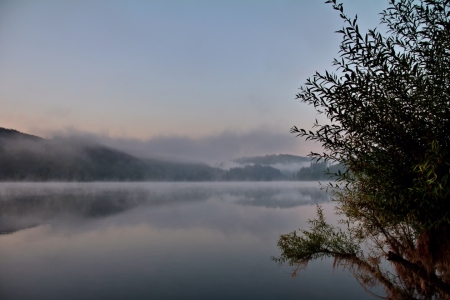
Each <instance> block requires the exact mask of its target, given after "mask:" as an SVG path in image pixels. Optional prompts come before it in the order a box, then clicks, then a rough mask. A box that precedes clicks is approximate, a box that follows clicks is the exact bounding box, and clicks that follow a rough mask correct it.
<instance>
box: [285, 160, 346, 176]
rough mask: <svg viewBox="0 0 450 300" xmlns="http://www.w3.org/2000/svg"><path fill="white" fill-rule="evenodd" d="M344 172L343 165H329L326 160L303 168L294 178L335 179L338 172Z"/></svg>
mask: <svg viewBox="0 0 450 300" xmlns="http://www.w3.org/2000/svg"><path fill="white" fill-rule="evenodd" d="M339 171H340V172H341V173H343V172H344V167H343V166H342V165H339V164H336V165H329V164H328V163H326V162H317V163H316V162H312V163H311V164H310V165H309V167H303V168H301V169H300V170H299V171H298V172H297V173H295V174H294V175H293V179H294V180H334V178H335V176H333V174H336V173H338V172H339Z"/></svg>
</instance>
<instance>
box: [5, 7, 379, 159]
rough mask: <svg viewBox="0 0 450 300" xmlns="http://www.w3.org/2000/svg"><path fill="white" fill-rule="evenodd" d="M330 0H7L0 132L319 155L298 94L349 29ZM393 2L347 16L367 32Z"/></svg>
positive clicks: (177, 152)
mask: <svg viewBox="0 0 450 300" xmlns="http://www.w3.org/2000/svg"><path fill="white" fill-rule="evenodd" d="M324 2H325V1H324V0H323V1H319V0H228V1H224V0H221V1H219V0H184V1H181V0H161V1H159V0H148V1H144V0H73V1H69V0H37V1H33V0H0V127H6V128H13V129H16V130H19V131H22V132H26V133H31V134H36V135H39V136H43V137H47V138H52V137H54V136H55V135H64V134H66V135H81V136H88V137H90V138H97V139H101V140H102V141H106V142H108V143H109V144H110V145H124V144H127V143H128V144H130V142H131V143H132V144H133V145H134V146H133V147H141V148H142V147H144V148H145V147H147V148H148V149H151V151H153V152H152V153H153V154H154V155H155V156H158V155H159V156H164V155H167V156H173V157H175V156H176V157H179V158H182V157H183V155H184V154H183V151H184V149H185V148H183V147H188V148H189V147H191V148H189V149H188V148H186V151H185V152H186V154H185V156H186V158H194V156H195V159H199V160H201V155H203V154H199V153H200V152H202V151H200V152H198V151H197V150H199V149H200V148H202V149H203V150H204V151H203V152H205V153H206V152H208V151H212V153H209V152H208V153H209V154H208V155H207V154H204V155H205V158H206V156H208V160H210V161H213V160H222V159H227V158H228V157H229V158H232V156H234V157H236V156H242V155H244V156H245V155H247V156H249V155H262V154H271V153H290V154H298V155H306V154H308V153H309V152H310V151H311V150H314V149H316V148H317V147H319V146H318V145H314V144H311V143H306V142H304V141H302V140H300V139H295V136H294V135H292V134H289V129H290V128H291V127H292V126H293V125H297V126H298V127H301V128H305V129H310V128H311V125H312V123H313V122H314V120H315V119H316V118H318V119H319V120H324V117H323V116H321V115H317V114H316V112H315V111H314V109H313V108H312V107H310V106H308V105H306V104H304V103H300V102H299V101H298V100H295V94H296V93H297V92H298V88H299V87H300V86H302V85H303V84H304V83H305V82H306V79H307V78H308V77H311V76H312V75H313V74H314V73H315V72H316V71H324V70H329V71H333V70H334V69H333V67H332V64H331V62H332V60H333V58H334V57H338V51H339V48H338V47H339V43H340V41H341V37H340V35H339V34H336V33H334V32H335V31H336V30H339V29H341V27H342V26H343V23H342V21H341V19H340V17H339V14H338V13H337V12H336V11H334V10H333V9H332V7H331V5H329V4H324ZM387 4H388V3H387V0H346V1H344V10H345V13H346V14H348V15H349V16H354V15H355V14H358V20H359V25H360V28H362V31H364V29H367V28H374V27H376V26H378V24H379V18H380V17H379V13H380V12H381V11H382V10H383V9H384V8H386V7H387ZM158 143H159V144H158ZM150 144H151V145H153V146H152V147H150V148H149V147H148V145H150ZM155 145H160V146H155ZM161 145H165V146H161ZM187 145H190V146H187ZM158 147H159V148H158ZM208 147H209V148H208ZM228 148H230V149H228ZM205 149H209V150H205ZM227 149H228V150H227ZM221 150H222V152H221V154H220V155H219V154H217V155H214V151H217V152H220V151H221ZM151 151H150V150H148V151H147V153H148V152H151ZM196 151H197V154H196V155H194V156H192V155H191V156H189V155H188V152H189V153H190V152H192V153H194V152H196ZM227 151H228V152H227ZM152 153H150V154H152Z"/></svg>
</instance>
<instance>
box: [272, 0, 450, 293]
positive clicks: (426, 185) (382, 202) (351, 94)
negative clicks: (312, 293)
mask: <svg viewBox="0 0 450 300" xmlns="http://www.w3.org/2000/svg"><path fill="white" fill-rule="evenodd" d="M327 3H331V4H332V6H333V8H334V9H335V10H336V11H338V13H339V14H340V16H341V18H342V19H343V21H344V23H345V26H344V27H343V28H342V29H341V30H339V31H338V33H340V34H341V35H342V36H343V40H342V43H341V45H340V51H339V53H340V58H339V59H335V60H334V62H333V65H334V66H336V72H335V73H330V72H325V73H324V74H320V73H316V74H315V75H314V76H313V77H312V78H310V79H309V80H308V81H307V83H306V85H305V86H304V87H302V88H301V90H300V93H299V94H298V95H297V98H298V99H300V101H302V102H305V103H308V104H312V105H313V106H314V107H315V108H316V110H317V111H318V112H319V113H323V114H325V115H326V117H327V118H328V119H329V121H330V124H325V125H320V124H319V123H318V122H317V121H316V123H315V124H314V128H316V130H315V131H307V130H304V129H299V128H297V127H295V126H294V127H293V128H292V130H291V131H292V132H293V133H296V134H297V135H298V136H301V137H306V139H310V140H314V141H318V142H319V143H320V144H321V145H322V146H323V149H324V152H323V153H311V155H312V156H313V157H314V158H316V159H317V161H320V160H325V161H336V162H339V163H340V164H342V165H344V166H345V168H346V170H347V171H346V172H344V173H340V172H338V173H337V174H335V175H336V176H337V177H338V183H337V184H334V185H333V184H332V185H331V186H330V187H331V188H333V191H334V200H335V201H336V205H337V208H338V213H339V214H340V215H341V216H342V217H343V219H344V220H345V221H346V222H347V224H349V230H348V231H347V232H346V233H343V232H341V231H339V230H337V229H336V228H333V227H326V226H325V225H323V224H322V222H324V220H323V216H322V215H321V214H319V216H318V219H317V220H316V221H314V222H313V223H312V225H313V227H312V228H311V230H310V231H301V236H300V237H298V236H296V235H295V233H294V234H290V235H283V236H282V237H281V238H280V242H279V246H280V248H281V250H282V254H281V257H280V258H278V259H277V260H278V261H280V262H284V261H289V262H290V263H292V264H295V263H300V264H305V263H306V262H307V261H310V260H311V259H316V258H319V257H326V256H330V255H331V256H333V257H334V258H335V259H337V260H338V261H339V262H343V261H345V264H344V265H345V266H346V267H348V268H349V269H351V270H352V271H353V273H354V274H355V276H356V277H357V278H358V279H360V281H361V283H362V284H363V285H369V286H370V284H369V283H373V281H374V280H375V281H376V282H378V283H381V284H382V285H383V286H384V287H385V289H386V295H387V298H389V299H416V298H417V299H430V298H436V299H440V298H443V299H450V273H449V271H450V250H449V249H450V247H449V246H450V240H449V233H450V201H449V200H450V199H449V197H450V183H449V174H450V158H449V153H448V152H449V146H450V130H449V128H450V124H449V123H450V101H449V99H450V88H449V87H450V1H448V0H421V1H414V0H391V1H390V7H389V8H388V9H386V10H384V11H383V12H382V14H381V16H382V18H381V23H382V24H383V25H384V26H386V28H387V32H386V34H385V36H383V35H382V34H381V33H380V32H379V31H377V30H375V29H374V30H369V31H368V33H367V34H365V35H362V34H361V33H360V31H359V28H358V25H357V17H355V18H354V19H352V18H349V17H348V16H346V15H345V14H344V10H343V6H342V4H337V3H336V1H335V0H332V1H327ZM327 226H328V225H327ZM323 228H325V229H326V230H327V231H321V230H322V229H323ZM333 234H334V235H336V236H339V239H338V240H337V245H341V246H345V247H344V248H343V249H347V250H345V251H344V252H343V253H344V254H346V255H348V256H347V257H345V256H342V254H343V253H341V252H339V253H341V254H339V255H338V254H333V252H323V251H322V252H321V251H319V250H320V249H321V248H311V249H312V250H311V251H313V253H315V254H314V255H312V254H308V255H306V254H305V252H302V251H300V249H305V247H306V248H307V247H309V246H308V245H317V244H316V242H317V241H321V239H324V240H326V237H327V236H328V235H333ZM350 241H353V242H352V243H353V246H351V247H350V246H349V245H348V243H350ZM362 242H364V243H367V245H368V246H369V247H368V249H369V250H368V251H365V253H362V252H358V251H357V250H356V249H359V248H358V247H357V246H358V245H360V244H361V243H362ZM293 249H299V252H295V251H293ZM308 249H310V248H308ZM350 250H351V251H350ZM330 251H331V250H330ZM336 253H338V252H336ZM382 259H387V260H389V261H390V262H391V263H392V264H393V267H394V268H395V270H396V271H397V275H396V277H392V276H391V275H389V272H388V271H386V270H385V271H383V270H382Z"/></svg>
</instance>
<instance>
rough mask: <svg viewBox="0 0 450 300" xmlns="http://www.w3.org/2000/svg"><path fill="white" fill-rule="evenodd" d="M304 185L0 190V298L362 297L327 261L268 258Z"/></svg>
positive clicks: (298, 217) (311, 192) (307, 208)
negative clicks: (297, 268)
mask: <svg viewBox="0 0 450 300" xmlns="http://www.w3.org/2000/svg"><path fill="white" fill-rule="evenodd" d="M316 203H320V204H321V205H322V206H323V207H324V208H325V215H326V216H327V218H328V219H329V220H334V216H333V205H332V203H330V201H329V195H328V194H327V193H326V192H325V191H324V190H321V189H320V188H319V186H318V184H317V183H315V182H259V183H253V182H248V183H236V182H235V183H232V182H230V183H0V232H1V235H0V299H2V300H9V299H14V300H20V299H47V300H48V299H97V300H98V299H373V298H372V297H371V296H370V295H368V294H367V293H366V292H364V290H363V289H362V288H361V287H360V286H359V284H358V282H357V281H356V280H355V279H354V278H353V277H352V275H351V274H350V273H349V272H347V271H345V270H342V269H333V267H332V261H331V260H322V261H317V262H314V263H312V264H311V265H309V266H308V267H307V269H306V270H304V271H302V272H300V273H299V276H298V277H295V278H292V277H291V275H290V274H291V272H292V270H293V268H292V267H289V266H279V265H278V264H277V263H275V262H273V261H271V259H270V257H271V256H277V255H278V254H279V250H278V248H277V245H276V244H277V241H278V237H279V235H280V234H283V233H288V232H291V231H293V230H295V229H298V228H306V227H307V226H308V224H307V221H308V219H310V218H313V217H314V216H315V210H316Z"/></svg>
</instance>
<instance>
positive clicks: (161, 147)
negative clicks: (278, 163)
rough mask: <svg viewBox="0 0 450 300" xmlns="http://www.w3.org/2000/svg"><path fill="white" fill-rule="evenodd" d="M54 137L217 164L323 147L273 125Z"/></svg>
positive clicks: (143, 154) (141, 154)
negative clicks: (201, 132) (197, 132)
mask: <svg viewBox="0 0 450 300" xmlns="http://www.w3.org/2000/svg"><path fill="white" fill-rule="evenodd" d="M52 135H53V136H64V137H71V138H74V139H77V140H86V141H90V142H94V141H95V142H97V143H100V144H103V145H105V146H108V147H112V148H116V149H119V150H122V151H125V152H128V153H130V154H132V155H135V156H137V157H140V158H159V159H167V160H178V161H198V162H206V163H217V162H223V161H228V160H230V159H233V158H238V157H243V156H257V155H267V154H294V155H307V154H308V153H309V152H310V151H312V150H314V151H317V150H318V149H319V148H320V147H319V146H318V145H317V144H314V143H313V142H309V141H308V142H307V141H304V140H302V139H300V138H296V137H295V136H294V135H293V134H289V133H288V132H287V131H286V132H280V131H279V130H276V129H271V128H258V129H254V130H250V131H247V132H236V131H230V130H228V131H223V132H221V133H219V134H216V135H207V136H203V137H200V138H191V137H187V136H180V135H166V136H157V137H154V138H151V139H148V140H140V139H135V138H116V137H111V136H109V135H107V134H99V133H87V132H82V131H77V130H75V129H70V130H66V131H64V132H56V133H53V134H52Z"/></svg>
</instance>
